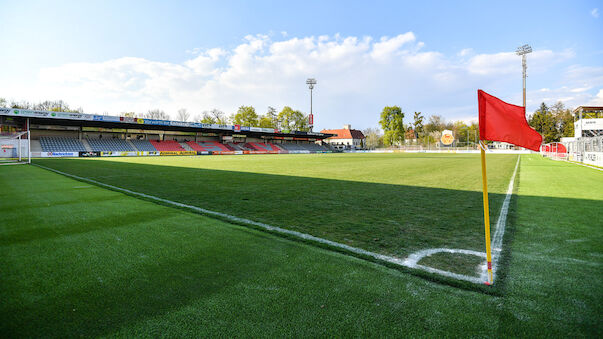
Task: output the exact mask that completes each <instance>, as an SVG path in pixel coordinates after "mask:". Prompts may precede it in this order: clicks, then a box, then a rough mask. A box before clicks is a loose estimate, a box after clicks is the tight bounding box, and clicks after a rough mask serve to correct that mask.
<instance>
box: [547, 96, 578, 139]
mask: <svg viewBox="0 0 603 339" xmlns="http://www.w3.org/2000/svg"><path fill="white" fill-rule="evenodd" d="M551 113H552V114H553V117H554V118H555V128H556V129H557V137H558V138H559V139H561V138H562V137H573V136H574V116H573V115H572V113H571V111H570V110H569V109H567V108H565V105H564V104H563V102H561V101H559V102H557V103H556V104H554V105H553V106H551Z"/></svg>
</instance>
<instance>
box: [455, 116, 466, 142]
mask: <svg viewBox="0 0 603 339" xmlns="http://www.w3.org/2000/svg"><path fill="white" fill-rule="evenodd" d="M468 130H469V126H467V124H466V123H465V122H464V121H460V120H459V121H455V122H454V123H452V132H453V133H454V138H455V139H456V141H458V142H467V131H468Z"/></svg>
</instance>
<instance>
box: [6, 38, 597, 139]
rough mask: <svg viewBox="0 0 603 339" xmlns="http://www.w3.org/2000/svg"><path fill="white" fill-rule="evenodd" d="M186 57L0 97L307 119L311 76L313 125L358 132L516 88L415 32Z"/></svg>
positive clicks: (507, 62) (458, 111) (79, 66)
mask: <svg viewBox="0 0 603 339" xmlns="http://www.w3.org/2000/svg"><path fill="white" fill-rule="evenodd" d="M572 56H573V53H572V52H571V51H560V52H555V51H551V50H535V51H534V53H532V54H530V56H529V59H530V61H531V62H533V63H534V67H533V68H530V71H531V74H535V73H538V72H542V71H546V70H547V69H548V68H549V67H551V65H554V64H556V63H558V62H560V61H563V60H567V59H569V58H571V57H572ZM188 57H189V59H188V60H185V61H183V62H181V63H170V62H157V61H152V60H148V59H144V58H134V57H123V58H118V59H112V60H107V61H104V62H85V63H84V62H82V63H70V64H64V65H60V66H57V67H52V68H46V69H42V70H40V72H39V78H38V79H37V80H36V79H33V81H32V80H31V79H27V81H24V80H23V81H22V82H19V81H20V80H19V81H17V80H16V81H5V82H3V83H0V93H3V95H5V96H8V97H9V99H10V98H16V99H19V100H21V99H26V100H29V101H37V100H44V99H63V100H65V101H67V102H68V103H70V104H71V105H73V106H82V107H83V108H84V109H85V110H86V111H87V112H105V111H108V112H110V113H114V114H115V113H119V112H123V111H137V112H144V111H146V110H149V109H153V108H161V109H164V110H166V111H167V112H168V113H174V112H176V110H177V109H179V108H182V107H186V108H188V109H189V111H190V112H192V113H193V114H198V113H200V112H201V111H203V110H209V109H211V108H214V107H215V108H219V109H222V110H224V111H226V112H227V113H232V112H234V111H235V110H236V109H237V107H238V106H240V105H253V106H254V107H256V109H257V110H258V112H259V113H263V112H264V111H265V109H266V108H267V106H269V105H270V106H274V107H277V108H281V107H283V106H284V105H289V106H292V107H295V108H297V109H301V110H302V111H308V110H309V93H308V89H307V87H306V85H305V79H306V78H308V77H315V78H317V80H318V84H317V86H316V88H315V90H314V112H315V114H316V122H317V125H318V127H321V128H322V127H325V128H326V127H338V126H340V125H342V124H343V123H351V124H353V125H354V126H358V127H359V128H362V127H366V126H373V125H374V124H375V121H376V120H378V117H377V115H378V113H379V111H380V110H381V109H382V108H383V106H384V105H395V104H397V105H402V108H403V109H404V110H405V111H407V112H412V111H414V110H417V111H419V110H420V111H423V112H424V113H425V114H443V115H445V116H446V118H447V119H464V120H471V118H470V117H471V116H474V113H475V110H476V107H474V106H475V105H476V100H475V95H476V94H475V91H476V89H477V88H484V89H488V88H490V89H492V88H495V89H497V90H498V89H499V88H503V87H504V86H503V85H501V81H502V80H501V79H510V80H505V81H508V82H512V83H515V80H516V78H515V77H509V76H504V77H501V75H506V74H512V73H519V74H520V73H521V62H520V58H519V57H517V56H516V55H515V54H514V53H512V52H508V53H494V54H477V55H476V54H475V53H474V51H473V50H472V49H469V48H468V49H464V50H463V51H461V52H460V53H459V54H456V55H452V56H446V55H445V54H443V53H441V52H438V51H433V50H431V51H429V50H425V46H424V44H423V43H422V42H420V41H417V38H416V36H415V34H414V33H413V32H407V33H404V34H399V35H397V36H394V37H381V38H378V39H375V38H373V37H354V36H347V37H345V36H341V35H338V34H337V35H334V36H326V35H323V36H310V37H290V38H286V37H284V36H283V37H281V38H280V40H273V38H271V37H270V36H268V35H254V36H247V37H245V38H244V39H243V41H242V42H241V43H240V44H239V45H237V46H235V47H233V48H231V49H224V48H213V49H208V50H199V49H192V50H191V51H190V52H189V53H188ZM531 65H532V63H530V67H532V66H531ZM593 71H594V73H593ZM597 72H599V70H598V69H584V68H583V67H579V66H575V67H572V68H570V69H569V70H568V71H567V73H566V74H565V75H564V76H565V77H566V78H567V79H569V80H568V81H570V83H571V84H572V85H571V88H568V89H567V90H563V91H558V92H555V90H551V92H549V93H544V91H543V92H541V94H539V96H535V97H534V98H539V99H538V100H540V98H543V97H546V98H549V97H550V98H553V97H554V96H555V95H559V97H563V98H565V97H570V96H572V97H577V96H580V95H589V94H588V91H589V90H588V89H585V90H583V91H582V89H583V88H587V87H589V88H593V89H594V90H596V89H597V88H601V82H600V81H599V80H598V78H596V77H595V78H594V80H592V79H593V77H592V76H589V77H588V78H589V79H591V80H587V81H584V77H585V74H591V75H592V74H601V77H603V72H599V73H597ZM578 79H582V81H578ZM574 82H575V83H574ZM6 84H10V86H8V85H6ZM572 91H573V92H572ZM566 92H567V94H566ZM545 94H546V95H545ZM503 95H504V94H503ZM583 98H585V99H588V100H590V98H586V96H584V97H583ZM512 99H513V100H515V99H518V101H515V102H520V100H521V99H520V98H512Z"/></svg>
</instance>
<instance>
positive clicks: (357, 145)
mask: <svg viewBox="0 0 603 339" xmlns="http://www.w3.org/2000/svg"><path fill="white" fill-rule="evenodd" d="M320 132H321V133H328V134H335V136H333V137H330V138H327V139H325V140H324V142H326V143H328V144H330V145H331V146H332V147H334V148H337V149H362V148H364V139H365V137H364V134H363V133H362V131H360V130H357V129H352V125H349V124H347V125H343V128H342V129H323V130H322V131H320Z"/></svg>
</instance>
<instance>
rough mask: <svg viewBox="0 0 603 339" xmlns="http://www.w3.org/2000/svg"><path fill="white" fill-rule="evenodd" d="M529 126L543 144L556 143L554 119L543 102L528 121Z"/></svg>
mask: <svg viewBox="0 0 603 339" xmlns="http://www.w3.org/2000/svg"><path fill="white" fill-rule="evenodd" d="M528 123H529V124H530V126H532V128H534V129H535V130H536V131H537V132H538V133H540V134H541V135H542V137H543V139H544V142H545V143H549V142H553V141H558V139H557V129H556V128H555V118H554V117H553V114H552V113H551V111H550V110H549V108H548V106H547V105H546V104H545V103H544V102H543V103H542V104H540V107H539V108H538V109H537V110H536V112H534V114H533V115H532V116H531V117H530V120H529V121H528Z"/></svg>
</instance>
